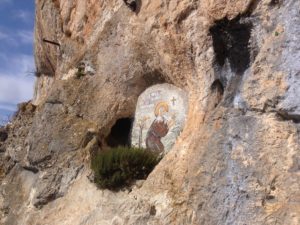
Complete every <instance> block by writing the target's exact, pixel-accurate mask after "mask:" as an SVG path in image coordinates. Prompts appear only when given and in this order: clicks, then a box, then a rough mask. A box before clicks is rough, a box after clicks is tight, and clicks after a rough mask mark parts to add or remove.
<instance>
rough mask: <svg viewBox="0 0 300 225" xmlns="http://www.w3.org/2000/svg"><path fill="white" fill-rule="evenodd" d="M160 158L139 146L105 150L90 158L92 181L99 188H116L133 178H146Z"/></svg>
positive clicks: (130, 181) (127, 183) (131, 180)
mask: <svg viewBox="0 0 300 225" xmlns="http://www.w3.org/2000/svg"><path fill="white" fill-rule="evenodd" d="M160 159H161V156H159V155H158V154H157V153H154V152H151V151H149V150H144V149H139V148H130V147H118V148H113V149H109V150H105V151H103V152H100V153H98V154H97V155H95V156H94V157H93V158H92V162H91V168H92V170H93V171H94V182H95V183H96V184H97V185H98V187H100V188H104V189H106V188H107V189H111V190H118V189H120V188H122V187H125V186H129V185H131V184H132V182H133V181H134V180H138V179H146V178H147V176H148V175H149V174H150V172H151V171H152V170H153V169H154V167H155V166H156V165H157V164H158V163H159V161H160Z"/></svg>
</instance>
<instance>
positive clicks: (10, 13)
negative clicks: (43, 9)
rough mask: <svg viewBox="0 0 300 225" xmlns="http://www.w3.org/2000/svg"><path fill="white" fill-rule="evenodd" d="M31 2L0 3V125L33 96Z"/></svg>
mask: <svg viewBox="0 0 300 225" xmlns="http://www.w3.org/2000/svg"><path fill="white" fill-rule="evenodd" d="M33 27H34V0H0V123H1V122H2V121H3V120H6V118H7V116H9V115H11V114H12V113H13V112H14V111H16V105H17V104H18V103H20V102H24V101H28V100H30V99H31V98H32V95H33V86H34V79H35V78H34V76H33V74H32V72H34V71H35V66H34V59H33Z"/></svg>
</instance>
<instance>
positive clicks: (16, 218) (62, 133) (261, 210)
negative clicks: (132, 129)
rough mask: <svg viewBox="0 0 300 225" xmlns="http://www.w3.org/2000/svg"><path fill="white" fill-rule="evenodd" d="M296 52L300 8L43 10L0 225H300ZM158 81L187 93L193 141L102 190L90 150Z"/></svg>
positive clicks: (177, 2) (242, 0) (39, 4)
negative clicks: (124, 183) (30, 91)
mask: <svg viewBox="0 0 300 225" xmlns="http://www.w3.org/2000/svg"><path fill="white" fill-rule="evenodd" d="M49 41H51V42H54V43H49ZM299 42H300V1H299V0H285V1H283V0H202V1H198V0H155V1H153V0H133V1H122V0H111V1H100V0H86V1H82V0H72V1H71V0H36V27H35V53H36V54H35V58H36V66H37V76H38V78H37V82H36V90H35V97H34V99H33V100H32V102H30V103H26V104H23V105H21V106H20V110H19V112H18V113H17V115H16V118H15V119H14V121H13V122H12V123H11V124H9V125H7V126H6V127H5V128H4V129H3V131H1V132H2V133H5V134H8V136H7V137H6V138H3V139H2V138H1V146H0V162H1V164H0V166H1V167H0V179H1V186H0V191H1V192H0V221H1V222H0V223H2V224H82V225H83V224H101V225H102V224H143V225H144V224H208V225H212V224H230V225H231V224H237V225H240V224H249V225H250V224H251V225H254V224H260V225H262V224H288V225H297V224H300V217H299V215H300V192H299V190H300V179H299V175H300V156H299V151H300V143H299V130H300V125H299V122H300V77H299V76H300V63H299V60H300V48H299ZM160 83H169V84H172V85H175V86H177V87H179V88H181V89H183V90H185V91H186V92H187V93H188V95H189V102H188V109H189V112H188V116H187V118H186V123H185V127H184V129H183V132H182V133H181V135H180V136H179V137H178V139H177V141H176V143H175V145H174V146H173V148H172V149H171V150H170V151H169V152H168V153H167V155H166V156H165V157H164V158H163V160H162V161H161V162H160V163H159V165H158V166H157V167H156V168H155V170H154V171H153V172H152V173H151V174H150V176H149V177H148V178H147V180H146V181H139V182H137V184H136V185H134V186H133V187H132V189H131V190H124V191H119V192H110V191H107V190H99V189H97V188H96V187H95V185H94V184H93V183H92V182H90V180H89V178H88V177H89V175H90V169H89V162H90V154H91V152H94V151H99V150H101V149H102V148H104V147H105V146H106V145H107V143H106V140H107V137H108V136H109V135H110V130H111V128H112V127H113V125H114V124H115V123H116V122H117V121H118V119H122V118H132V117H134V112H135V108H136V104H137V99H138V97H139V95H140V94H141V93H142V92H143V91H144V90H145V89H146V88H148V87H150V86H152V85H155V84H160ZM4 136H5V135H4Z"/></svg>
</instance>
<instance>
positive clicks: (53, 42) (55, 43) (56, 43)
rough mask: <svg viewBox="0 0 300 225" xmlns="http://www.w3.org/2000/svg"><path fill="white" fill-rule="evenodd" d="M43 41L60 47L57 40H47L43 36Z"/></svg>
mask: <svg viewBox="0 0 300 225" xmlns="http://www.w3.org/2000/svg"><path fill="white" fill-rule="evenodd" d="M43 42H46V43H49V44H52V45H56V46H58V47H60V44H59V43H58V42H55V41H49V40H47V39H45V38H43Z"/></svg>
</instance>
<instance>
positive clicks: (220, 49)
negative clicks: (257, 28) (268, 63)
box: [210, 16, 252, 75]
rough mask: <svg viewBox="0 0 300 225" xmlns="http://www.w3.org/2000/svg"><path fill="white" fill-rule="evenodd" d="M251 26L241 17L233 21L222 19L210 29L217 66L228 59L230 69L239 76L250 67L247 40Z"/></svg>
mask: <svg viewBox="0 0 300 225" xmlns="http://www.w3.org/2000/svg"><path fill="white" fill-rule="evenodd" d="M251 29H252V24H251V23H249V22H246V21H243V20H242V19H241V16H238V17H236V18H235V19H233V20H228V19H227V18H224V19H222V20H218V21H216V22H215V25H214V26H213V27H211V28H210V34H211V35H212V40H213V48H214V51H215V62H216V63H217V65H218V66H221V67H222V66H224V64H225V62H226V59H228V61H229V64H230V68H231V70H232V71H233V72H234V73H237V74H239V75H241V74H243V73H244V71H245V70H246V69H247V68H248V67H249V65H250V49H249V40H250V36H251Z"/></svg>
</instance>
